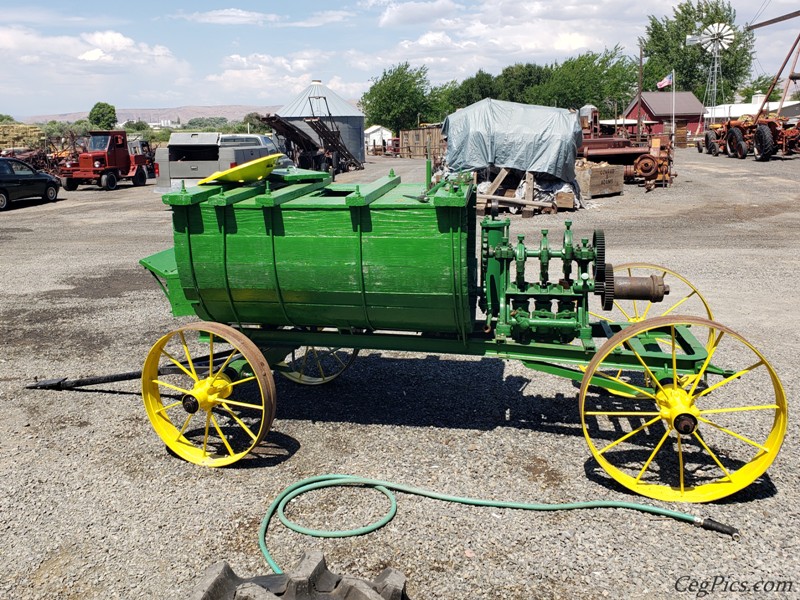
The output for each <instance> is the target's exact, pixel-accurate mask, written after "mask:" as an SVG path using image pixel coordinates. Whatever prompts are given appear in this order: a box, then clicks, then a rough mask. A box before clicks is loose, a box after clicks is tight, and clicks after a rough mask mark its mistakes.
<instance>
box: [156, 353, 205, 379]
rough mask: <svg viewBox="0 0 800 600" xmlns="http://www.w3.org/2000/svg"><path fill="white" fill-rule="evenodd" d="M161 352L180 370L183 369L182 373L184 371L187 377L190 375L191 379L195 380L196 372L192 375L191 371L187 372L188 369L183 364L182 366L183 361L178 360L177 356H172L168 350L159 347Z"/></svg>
mask: <svg viewBox="0 0 800 600" xmlns="http://www.w3.org/2000/svg"><path fill="white" fill-rule="evenodd" d="M161 354H163V355H164V356H166V357H167V358H168V359H169V360H170V362H171V363H172V364H174V365H175V366H176V367H178V368H179V369H180V370H181V371H183V372H184V373H186V375H187V376H188V377H190V378H191V379H193V380H194V381H197V375H196V374H195V375H193V374H192V373H191V372H189V370H188V369H187V368H186V367H185V366H183V363H181V361H179V360H178V359H177V358H175V357H174V356H172V354H170V353H169V352H167V351H166V350H164V349H163V348H162V349H161Z"/></svg>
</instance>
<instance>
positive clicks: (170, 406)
mask: <svg viewBox="0 0 800 600" xmlns="http://www.w3.org/2000/svg"><path fill="white" fill-rule="evenodd" d="M180 405H181V401H180V400H178V401H177V402H173V403H172V404H167V405H166V406H162V407H161V408H157V409H156V412H157V413H165V412H167V411H168V410H169V409H170V408H175V407H176V406H180Z"/></svg>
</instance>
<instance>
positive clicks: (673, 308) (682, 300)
mask: <svg viewBox="0 0 800 600" xmlns="http://www.w3.org/2000/svg"><path fill="white" fill-rule="evenodd" d="M695 294H697V290H692V291H691V292H690V293H689V295H688V296H684V297H683V298H681V299H680V300H678V301H677V302H676V303H675V304H673V305H672V306H670V307H669V308H668V309H667V310H665V311H664V312H663V313H661V315H662V316H666V315H668V314H670V313H671V312H672V311H674V310H675V309H676V308H678V307H679V306H680V305H681V304H683V303H684V302H686V301H687V300H689V299H690V298H691V297H692V296H694V295H695Z"/></svg>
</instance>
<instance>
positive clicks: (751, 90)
mask: <svg viewBox="0 0 800 600" xmlns="http://www.w3.org/2000/svg"><path fill="white" fill-rule="evenodd" d="M773 79H775V77H774V76H772V75H759V76H758V77H754V78H753V79H751V80H750V81H748V82H747V85H745V86H744V87H742V88H739V95H740V96H741V97H742V98H744V101H745V102H752V101H753V94H757V93H762V94H766V93H767V90H769V86H771V85H772V80H773ZM782 83H783V82H782V80H781V81H778V84H777V85H776V86H775V89H774V90H772V93H771V94H770V95H769V101H770V102H777V101H778V100H780V99H781V96H782V95H783V87H782Z"/></svg>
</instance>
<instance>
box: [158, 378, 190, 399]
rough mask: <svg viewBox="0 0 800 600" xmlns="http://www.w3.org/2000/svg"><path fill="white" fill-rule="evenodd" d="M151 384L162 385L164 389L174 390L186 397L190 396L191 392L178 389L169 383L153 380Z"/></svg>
mask: <svg viewBox="0 0 800 600" xmlns="http://www.w3.org/2000/svg"><path fill="white" fill-rule="evenodd" d="M153 383H155V384H156V385H163V386H164V387H166V388H169V389H171V390H175V391H176V392H180V393H181V394H186V395H188V396H191V394H192V392H191V391H189V390H187V389H184V388H182V387H178V386H177V385H172V384H171V383H167V382H166V381H161V380H160V379H153Z"/></svg>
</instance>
